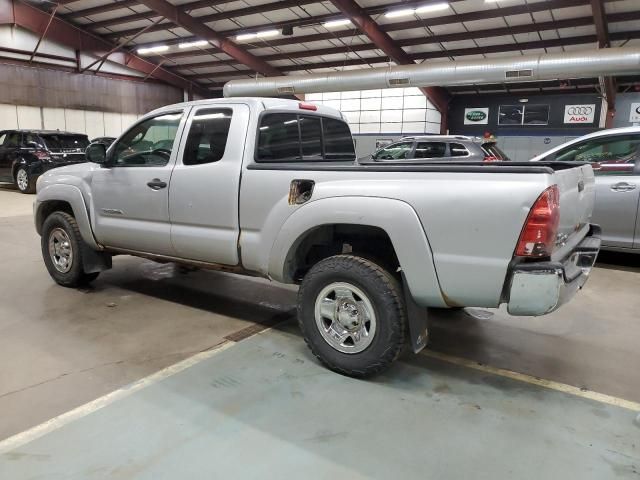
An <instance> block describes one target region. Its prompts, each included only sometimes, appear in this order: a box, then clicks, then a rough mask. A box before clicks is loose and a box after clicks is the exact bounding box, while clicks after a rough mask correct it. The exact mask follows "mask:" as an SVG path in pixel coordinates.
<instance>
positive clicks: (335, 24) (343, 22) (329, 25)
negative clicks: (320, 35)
mask: <svg viewBox="0 0 640 480" xmlns="http://www.w3.org/2000/svg"><path fill="white" fill-rule="evenodd" d="M344 25H351V20H349V19H348V18H341V19H340V20H330V21H328V22H324V23H323V24H322V26H323V27H325V28H332V27H343V26H344Z"/></svg>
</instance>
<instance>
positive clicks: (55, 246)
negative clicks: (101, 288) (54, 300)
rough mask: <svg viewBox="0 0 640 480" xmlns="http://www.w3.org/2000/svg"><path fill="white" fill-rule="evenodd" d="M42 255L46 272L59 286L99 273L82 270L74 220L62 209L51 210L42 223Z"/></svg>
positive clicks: (90, 278) (82, 281)
mask: <svg viewBox="0 0 640 480" xmlns="http://www.w3.org/2000/svg"><path fill="white" fill-rule="evenodd" d="M41 248H42V258H43V259H44V263H45V265H46V267H47V270H48V271H49V275H51V277H52V278H53V279H54V280H55V281H56V282H57V283H58V284H60V285H62V286H65V287H77V286H80V285H86V284H87V283H89V282H91V281H93V280H95V279H96V278H97V277H98V275H99V272H92V273H85V272H84V269H83V265H82V248H86V246H85V245H84V243H83V241H82V237H81V236H80V230H79V229H78V224H77V223H76V219H75V218H73V217H72V216H71V215H69V214H68V213H65V212H54V213H52V214H51V215H49V216H48V217H47V219H46V220H45V221H44V224H43V226H42V238H41Z"/></svg>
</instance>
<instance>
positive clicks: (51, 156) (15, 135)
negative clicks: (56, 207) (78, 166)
mask: <svg viewBox="0 0 640 480" xmlns="http://www.w3.org/2000/svg"><path fill="white" fill-rule="evenodd" d="M88 145H89V138H88V137H87V136H86V135H83V134H81V133H69V132H60V131H58V130H3V131H0V181H4V182H13V183H15V185H16V187H18V190H20V191H21V192H22V193H33V192H35V191H36V180H37V178H38V176H39V175H41V174H42V173H44V172H46V171H47V170H50V169H52V168H56V167H62V166H64V165H70V164H72V163H80V162H85V161H86V159H85V156H84V151H85V149H86V148H87V146H88Z"/></svg>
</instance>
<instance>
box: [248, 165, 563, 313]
mask: <svg viewBox="0 0 640 480" xmlns="http://www.w3.org/2000/svg"><path fill="white" fill-rule="evenodd" d="M293 179H310V180H314V181H315V182H316V186H315V189H314V193H313V196H312V199H311V200H310V202H308V204H305V205H310V204H312V203H313V202H320V201H321V200H322V199H329V198H341V197H343V198H344V197H361V198H370V199H373V198H378V199H390V200H396V201H400V202H403V203H405V204H407V205H408V206H410V207H411V211H413V212H415V214H416V215H417V218H418V219H419V223H416V224H415V225H414V226H412V227H407V229H412V228H416V229H419V228H421V229H422V231H421V232H419V233H420V235H424V236H425V239H426V245H427V246H425V247H423V248H413V249H412V250H411V251H403V252H398V246H397V245H396V244H395V242H394V247H395V248H396V253H397V254H398V257H399V258H400V260H401V267H402V268H403V270H406V271H409V270H411V266H410V265H411V264H412V263H413V264H417V263H421V262H423V261H425V259H428V261H431V262H432V263H433V264H434V265H435V271H434V272H433V273H434V275H435V276H436V277H437V282H438V283H439V292H433V291H430V292H426V291H419V289H418V288H417V287H415V286H416V285H418V282H414V284H413V285H412V284H411V283H410V288H411V291H412V294H413V295H414V297H415V298H416V299H417V300H422V302H421V303H422V304H425V305H432V306H442V305H441V304H440V302H436V303H435V305H434V304H433V303H428V302H429V299H434V298H436V296H437V295H439V296H440V297H441V298H442V299H443V301H444V302H445V303H446V304H447V305H449V306H458V305H459V306H487V307H489V306H497V305H498V304H499V302H500V296H501V293H502V287H503V285H504V281H505V277H506V274H507V268H508V265H509V262H510V260H511V258H512V255H513V251H514V249H515V246H516V243H517V240H518V237H519V235H520V231H521V228H522V225H523V224H524V221H525V219H526V216H527V214H528V212H529V209H530V208H531V205H532V204H533V202H534V201H535V200H536V198H537V197H538V195H539V194H540V193H541V192H542V191H543V190H544V189H545V188H546V186H548V184H549V182H550V179H551V176H550V175H546V174H508V173H505V174H495V173H492V174H478V173H449V172H443V173H434V172H362V171H350V172H337V171H288V170H245V171H244V173H243V179H242V185H241V195H240V219H241V231H242V233H241V238H240V247H241V251H242V262H243V265H244V266H245V268H248V269H251V270H256V271H259V272H262V273H266V274H269V275H270V276H271V277H272V278H274V279H276V280H278V279H279V277H280V276H281V273H280V272H281V268H282V265H277V270H276V267H275V265H276V264H275V263H271V262H270V258H269V257H270V255H271V253H272V250H273V247H274V245H275V244H276V242H277V241H278V240H277V239H278V235H279V232H280V231H281V230H282V229H283V226H284V225H285V222H286V221H287V219H288V218H289V217H290V216H292V215H293V214H294V212H296V211H297V210H301V209H302V208H304V206H290V205H288V203H287V196H288V192H289V185H290V182H291V180H293ZM340 205H341V204H340V202H333V203H332V207H331V208H333V209H335V210H334V217H335V218H341V216H342V213H344V212H342V211H341V209H340ZM345 205H346V200H345ZM345 208H346V207H345ZM376 208H384V206H379V205H378V203H377V202H375V201H373V200H372V201H371V202H370V204H369V208H364V209H362V211H360V212H359V216H358V221H354V222H352V223H361V224H363V225H369V224H372V223H371V218H372V217H374V216H375V215H373V213H374V212H375V210H376ZM301 211H302V210H301ZM309 212H311V211H310V210H309ZM313 215H317V213H314V214H312V215H310V217H309V218H310V220H309V221H310V222H311V224H313V223H314V217H313ZM352 217H353V216H352ZM323 221H325V220H323ZM374 225H375V224H374ZM387 233H388V234H389V236H390V237H391V238H392V241H393V238H394V236H401V235H411V234H413V233H415V232H413V231H411V230H405V231H401V232H387ZM284 235H285V236H286V237H287V238H288V237H289V234H288V233H286V231H285V233H284ZM295 240H296V239H295V238H288V241H290V242H291V243H293V242H294V241H295ZM402 248H406V247H402ZM403 259H404V261H403ZM270 263H271V265H270ZM276 263H277V262H276ZM424 268H426V267H424ZM423 275H425V276H428V275H429V272H428V271H426V270H425V271H424V272H423ZM420 284H421V285H423V286H422V287H420V288H424V289H427V288H430V289H435V288H438V287H437V286H428V282H421V283H420ZM434 301H435V300H434Z"/></svg>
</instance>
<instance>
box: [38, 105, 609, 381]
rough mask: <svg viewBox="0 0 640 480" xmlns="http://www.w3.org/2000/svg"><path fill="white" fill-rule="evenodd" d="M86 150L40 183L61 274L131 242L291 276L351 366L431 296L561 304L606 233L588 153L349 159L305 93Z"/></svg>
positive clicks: (434, 299)
mask: <svg viewBox="0 0 640 480" xmlns="http://www.w3.org/2000/svg"><path fill="white" fill-rule="evenodd" d="M87 158H88V160H89V161H90V163H86V164H78V165H73V166H69V167H63V168H59V169H56V170H52V171H50V172H47V173H46V174H44V175H42V176H41V177H40V179H39V180H38V183H37V190H38V195H37V200H36V203H35V206H34V209H35V225H36V229H37V231H38V233H39V234H40V235H41V237H42V255H43V258H44V262H45V264H46V267H47V269H48V271H49V273H50V274H51V276H52V277H53V279H54V280H55V281H56V282H57V283H59V284H60V285H63V286H67V287H74V286H77V285H79V284H82V283H86V282H89V281H91V280H93V279H95V278H96V277H97V276H98V274H99V272H100V271H101V270H104V269H107V268H110V267H111V261H112V257H113V256H114V255H120V254H128V255H136V256H140V257H145V258H149V259H153V260H157V261H162V262H167V261H168V262H177V263H180V264H187V265H192V266H196V267H201V268H209V269H219V270H224V271H229V272H235V273H239V274H245V275H254V276H256V275H257V276H261V277H266V278H269V279H271V280H273V281H276V282H282V283H288V284H298V285H300V288H299V293H298V319H299V323H300V327H301V329H302V332H303V335H304V338H305V340H306V342H307V343H308V345H309V347H310V348H311V350H312V352H313V353H314V354H315V355H316V356H317V357H318V358H319V359H320V360H321V361H322V362H323V363H324V364H325V365H327V366H328V367H329V368H331V369H333V370H335V371H338V372H341V373H344V374H348V375H353V376H366V375H370V374H373V373H376V372H378V371H380V370H381V369H382V368H384V367H386V366H388V365H389V364H390V363H391V362H393V360H394V359H396V358H397V356H398V355H399V353H400V351H401V349H402V348H403V346H404V345H405V344H407V343H409V345H410V346H411V348H412V349H413V350H414V351H418V350H420V349H421V348H422V347H424V345H425V343H426V340H427V329H426V327H427V313H426V312H427V309H426V308H425V307H441V308H453V307H464V306H478V307H497V306H498V305H500V304H503V303H506V304H507V306H508V311H509V312H510V313H511V314H513V315H543V314H546V313H549V312H551V311H553V310H555V309H556V308H558V306H560V305H561V304H562V303H563V302H566V301H567V300H568V299H569V298H571V296H572V295H573V294H574V293H575V292H576V291H577V290H578V289H580V288H581V287H582V285H583V284H584V283H585V281H586V279H587V276H588V275H589V271H590V269H591V267H592V266H593V263H594V262H595V259H596V256H597V253H598V250H599V248H600V240H599V228H598V227H597V226H595V225H591V224H590V217H591V211H592V208H593V198H594V192H593V189H594V176H593V171H592V169H591V167H590V166H588V165H576V164H575V163H574V164H565V163H553V162H550V163H544V162H543V163H538V164H535V165H534V164H531V163H525V164H522V163H513V162H510V163H505V164H496V163H491V164H483V163H468V164H460V163H458V164H433V163H430V164H429V165H415V164H411V165H403V164H399V163H396V162H394V163H393V164H380V163H377V162H374V163H371V164H367V163H364V164H362V163H356V162H355V152H354V146H353V140H352V137H351V133H350V131H349V127H348V125H347V123H346V122H345V121H344V117H343V116H342V115H341V114H340V112H338V111H335V110H332V109H330V108H327V107H323V106H316V105H313V104H309V103H304V102H297V101H291V100H278V99H268V98H246V99H242V98H234V99H220V100H203V101H197V102H189V103H182V104H177V105H171V106H167V107H164V108H162V109H159V110H156V111H153V112H151V113H149V114H147V115H146V116H144V117H143V118H141V119H140V120H139V121H138V122H137V123H136V124H135V125H133V126H132V127H131V128H130V129H129V130H128V131H126V132H125V133H124V134H122V135H121V136H120V138H118V139H117V140H116V141H115V142H114V143H113V144H112V145H111V146H110V147H109V148H108V150H105V146H104V145H103V144H98V143H96V144H92V145H90V146H89V147H88V149H87Z"/></svg>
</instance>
